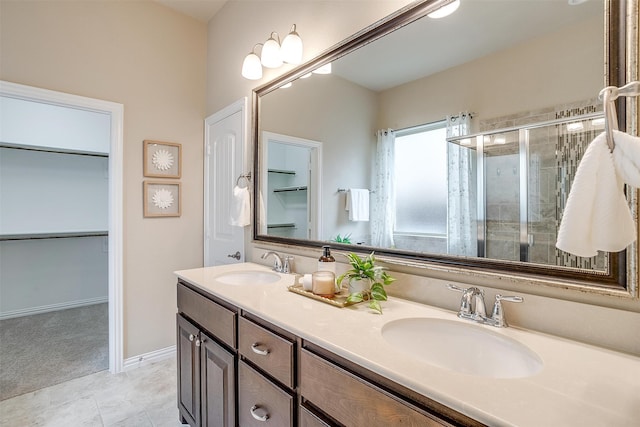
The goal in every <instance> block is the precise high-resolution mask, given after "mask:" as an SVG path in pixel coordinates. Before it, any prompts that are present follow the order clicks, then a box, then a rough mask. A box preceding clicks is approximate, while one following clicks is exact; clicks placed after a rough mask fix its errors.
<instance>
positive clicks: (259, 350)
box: [251, 342, 269, 356]
mask: <svg viewBox="0 0 640 427" xmlns="http://www.w3.org/2000/svg"><path fill="white" fill-rule="evenodd" d="M251 350H253V352H254V353H255V354H259V355H260V356H266V355H267V354H269V349H268V348H262V344H260V343H257V342H254V343H253V344H251Z"/></svg>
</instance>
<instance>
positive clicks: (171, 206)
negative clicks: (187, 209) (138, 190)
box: [143, 181, 182, 218]
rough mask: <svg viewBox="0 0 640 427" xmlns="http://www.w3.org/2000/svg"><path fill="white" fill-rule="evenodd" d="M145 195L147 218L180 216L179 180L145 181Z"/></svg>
mask: <svg viewBox="0 0 640 427" xmlns="http://www.w3.org/2000/svg"><path fill="white" fill-rule="evenodd" d="M143 197H144V216H145V218H154V217H171V216H180V207H181V205H182V200H181V197H182V195H181V193H180V183H179V182H162V181H144V183H143Z"/></svg>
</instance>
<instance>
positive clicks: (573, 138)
mask: <svg viewBox="0 0 640 427" xmlns="http://www.w3.org/2000/svg"><path fill="white" fill-rule="evenodd" d="M597 111H598V110H597V109H596V106H595V105H589V106H585V107H575V108H571V109H567V110H563V111H558V112H557V113H556V118H558V119H561V118H568V117H574V116H579V115H583V114H589V113H595V112H597ZM556 131H557V133H558V138H557V139H556V153H557V154H556V168H557V171H558V175H557V179H556V230H557V229H558V228H559V227H560V219H561V218H562V214H563V212H564V208H565V206H566V203H567V198H568V197H569V191H570V190H571V183H572V182H573V179H574V177H575V175H576V171H577V170H578V163H579V162H580V160H581V159H582V156H583V155H584V152H585V151H586V149H587V147H588V146H589V143H590V142H591V141H593V139H594V138H595V137H596V136H597V135H598V134H599V133H600V132H602V129H589V130H585V131H581V132H569V131H568V130H567V127H566V126H565V125H557V126H556ZM555 258H556V265H559V266H565V267H575V268H583V269H589V270H604V271H608V268H609V257H608V256H607V254H606V253H604V252H599V253H598V255H596V256H594V257H590V258H584V257H579V256H576V255H572V254H570V253H567V252H563V251H561V250H559V249H557V248H555Z"/></svg>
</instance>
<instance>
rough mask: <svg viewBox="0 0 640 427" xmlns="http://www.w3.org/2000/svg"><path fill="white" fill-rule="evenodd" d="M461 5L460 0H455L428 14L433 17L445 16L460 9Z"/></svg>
mask: <svg viewBox="0 0 640 427" xmlns="http://www.w3.org/2000/svg"><path fill="white" fill-rule="evenodd" d="M459 7H460V0H455V1H454V2H452V3H449V4H448V5H446V6H442V7H441V8H440V9H436V10H434V11H433V12H431V13H430V14H428V15H427V16H428V17H429V18H433V19H439V18H444V17H445V16H449V15H451V14H452V13H453V12H455V11H456V10H458V8H459Z"/></svg>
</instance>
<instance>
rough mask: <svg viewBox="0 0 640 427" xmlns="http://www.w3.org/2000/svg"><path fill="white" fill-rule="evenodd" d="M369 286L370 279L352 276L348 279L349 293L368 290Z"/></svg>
mask: <svg viewBox="0 0 640 427" xmlns="http://www.w3.org/2000/svg"><path fill="white" fill-rule="evenodd" d="M370 287H371V280H369V279H357V278H353V279H351V280H349V293H350V294H355V293H358V292H362V291H365V290H368V289H369V288H370Z"/></svg>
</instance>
